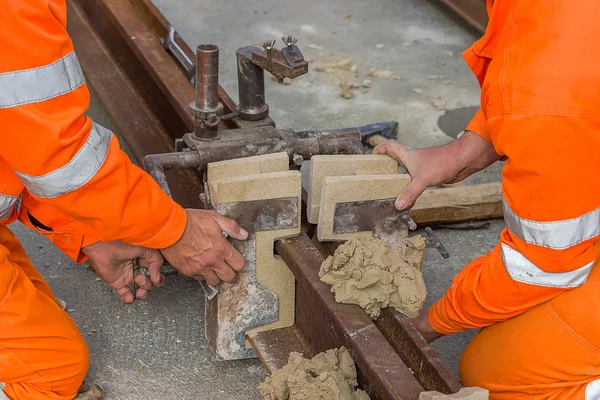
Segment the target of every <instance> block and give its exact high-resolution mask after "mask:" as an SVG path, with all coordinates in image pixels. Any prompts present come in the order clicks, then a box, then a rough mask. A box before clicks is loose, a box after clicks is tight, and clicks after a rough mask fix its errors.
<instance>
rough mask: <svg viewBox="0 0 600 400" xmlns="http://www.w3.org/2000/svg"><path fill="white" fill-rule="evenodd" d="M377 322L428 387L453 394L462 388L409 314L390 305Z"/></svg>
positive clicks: (424, 385) (427, 388)
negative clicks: (410, 318)
mask: <svg viewBox="0 0 600 400" xmlns="http://www.w3.org/2000/svg"><path fill="white" fill-rule="evenodd" d="M375 325H376V326H377V327H378V328H379V330H380V331H381V333H383V336H385V338H386V339H387V340H388V342H390V344H391V345H392V347H393V348H394V350H396V352H397V353H398V354H399V355H400V357H401V358H402V360H403V361H404V362H405V363H406V365H407V366H408V367H409V368H410V369H411V371H412V372H413V374H414V375H415V377H416V378H417V380H418V381H419V382H420V383H421V385H422V386H423V387H424V388H425V390H428V391H429V390H434V391H438V392H440V393H445V394H451V393H456V392H458V391H459V390H460V389H461V387H462V385H461V384H460V382H459V381H458V379H456V378H455V377H454V375H452V373H451V372H450V370H448V368H447V367H446V365H445V364H444V363H443V362H442V360H441V359H440V358H439V357H438V356H437V355H436V354H435V352H434V351H433V349H432V348H431V347H429V345H428V344H427V342H426V341H425V339H423V336H421V334H420V333H419V332H418V331H417V329H416V328H415V327H414V326H413V324H412V323H411V322H410V320H409V319H408V317H407V316H406V315H403V314H400V313H399V312H397V311H395V310H394V309H392V308H386V309H383V310H382V311H381V316H380V317H379V318H377V319H376V320H375Z"/></svg>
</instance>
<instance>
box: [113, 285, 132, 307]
mask: <svg viewBox="0 0 600 400" xmlns="http://www.w3.org/2000/svg"><path fill="white" fill-rule="evenodd" d="M115 292H116V293H117V295H118V296H119V297H120V298H121V301H122V302H123V303H127V304H130V303H133V292H132V291H131V289H130V288H128V287H127V286H125V287H122V288H119V289H115Z"/></svg>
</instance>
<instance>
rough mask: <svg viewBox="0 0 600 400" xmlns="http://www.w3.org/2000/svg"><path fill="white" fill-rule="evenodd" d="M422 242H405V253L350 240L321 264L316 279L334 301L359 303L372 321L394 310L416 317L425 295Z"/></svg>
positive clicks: (364, 240) (377, 243)
mask: <svg viewBox="0 0 600 400" xmlns="http://www.w3.org/2000/svg"><path fill="white" fill-rule="evenodd" d="M424 250H425V239H423V237H422V236H413V237H410V238H407V239H406V248H405V249H404V251H405V253H406V254H404V252H403V251H402V250H401V249H395V248H392V247H389V246H387V245H385V244H384V243H383V242H381V241H379V240H376V239H373V238H360V239H355V240H349V241H348V242H346V243H344V244H343V245H341V246H340V247H338V249H337V250H336V251H335V254H334V255H332V256H329V257H328V258H327V260H325V261H324V262H323V265H321V270H320V271H319V277H320V278H321V280H322V281H323V282H325V283H327V284H329V285H331V291H332V292H333V293H335V299H336V301H338V302H340V303H346V304H358V305H359V306H361V307H362V308H364V309H365V311H366V312H367V314H369V316H370V317H371V318H373V319H375V318H377V317H379V315H380V313H381V309H382V308H385V307H393V308H395V309H396V310H397V311H399V312H401V313H403V314H406V315H407V316H408V317H410V318H416V317H417V315H418V314H419V309H420V308H421V306H422V305H423V302H424V301H425V297H426V294H427V291H426V288H425V282H424V281H423V275H422V274H421V271H420V264H421V260H422V258H423V252H424Z"/></svg>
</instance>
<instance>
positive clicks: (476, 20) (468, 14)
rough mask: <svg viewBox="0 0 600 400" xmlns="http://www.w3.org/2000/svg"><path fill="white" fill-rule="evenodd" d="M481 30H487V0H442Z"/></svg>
mask: <svg viewBox="0 0 600 400" xmlns="http://www.w3.org/2000/svg"><path fill="white" fill-rule="evenodd" d="M440 1H441V2H442V3H444V4H445V5H447V6H448V7H449V8H450V9H451V10H452V11H454V12H455V13H456V14H458V15H459V16H460V17H461V18H463V19H464V20H465V21H467V23H468V24H469V25H471V26H472V27H473V28H475V29H477V30H478V31H479V32H481V33H483V32H485V28H486V26H487V23H488V15H487V8H486V6H485V0H440Z"/></svg>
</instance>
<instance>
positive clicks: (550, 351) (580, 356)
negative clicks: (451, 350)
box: [459, 265, 600, 400]
mask: <svg viewBox="0 0 600 400" xmlns="http://www.w3.org/2000/svg"><path fill="white" fill-rule="evenodd" d="M599 294H600V268H599V267H598V265H596V266H595V267H594V269H593V270H592V273H591V275H590V276H589V278H588V280H587V281H586V283H584V284H583V285H581V286H580V287H578V288H576V289H573V290H570V291H566V292H564V293H562V294H560V295H559V296H557V297H556V298H554V299H553V300H551V301H548V302H546V303H544V304H540V305H539V306H537V307H535V308H533V309H531V310H529V311H527V312H526V313H524V314H521V315H520V316H518V317H515V318H512V319H509V320H507V321H505V322H501V323H497V324H494V325H492V326H490V327H488V328H484V329H482V330H481V332H479V334H478V335H477V336H476V337H475V338H474V339H473V341H472V342H471V344H470V345H469V346H468V347H467V349H466V351H465V352H464V354H463V356H462V359H461V362H460V368H459V369H460V374H461V378H462V380H463V383H464V384H465V385H467V386H480V387H484V388H486V389H488V390H490V399H493V400H504V399H511V400H512V399H528V400H538V399H539V400H541V399H552V400H563V399H565V400H566V399H575V400H582V399H586V400H592V399H598V398H600V390H599V388H600V381H597V380H599V379H600V335H599V334H598V329H600V328H599V327H600V307H598V296H599ZM593 381H596V382H593ZM590 382H592V384H590ZM588 385H589V386H588ZM586 391H587V396H586Z"/></svg>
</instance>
